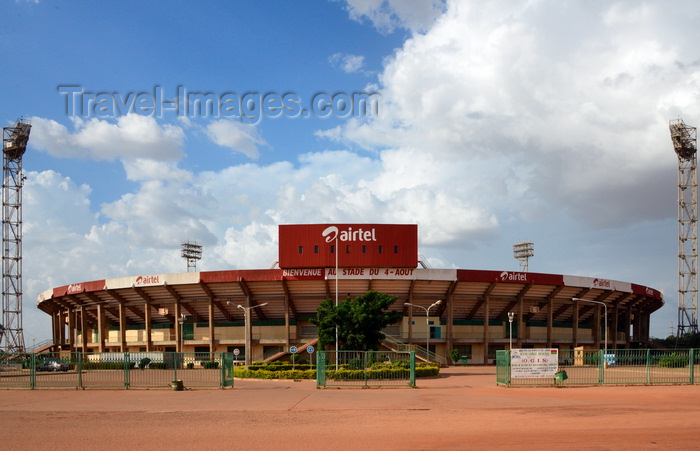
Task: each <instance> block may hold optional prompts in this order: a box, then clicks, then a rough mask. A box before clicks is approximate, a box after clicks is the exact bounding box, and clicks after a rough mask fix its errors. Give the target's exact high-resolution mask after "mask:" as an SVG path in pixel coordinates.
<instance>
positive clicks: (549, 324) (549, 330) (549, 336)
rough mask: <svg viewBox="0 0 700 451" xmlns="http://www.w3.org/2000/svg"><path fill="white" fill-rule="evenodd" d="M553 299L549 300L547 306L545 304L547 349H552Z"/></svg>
mask: <svg viewBox="0 0 700 451" xmlns="http://www.w3.org/2000/svg"><path fill="white" fill-rule="evenodd" d="M553 327H554V299H552V298H550V299H549V304H547V347H548V348H551V347H552V342H553V339H554V330H553Z"/></svg>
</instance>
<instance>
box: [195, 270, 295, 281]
mask: <svg viewBox="0 0 700 451" xmlns="http://www.w3.org/2000/svg"><path fill="white" fill-rule="evenodd" d="M240 280H245V281H247V282H269V281H275V280H282V271H280V270H279V269H241V270H237V269H233V270H228V271H203V272H200V273H199V281H200V282H202V283H223V282H238V281H240Z"/></svg>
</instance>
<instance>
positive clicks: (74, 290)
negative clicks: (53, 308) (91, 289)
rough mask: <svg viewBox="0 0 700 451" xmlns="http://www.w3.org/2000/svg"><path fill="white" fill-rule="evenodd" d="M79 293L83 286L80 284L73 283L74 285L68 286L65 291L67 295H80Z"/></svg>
mask: <svg viewBox="0 0 700 451" xmlns="http://www.w3.org/2000/svg"><path fill="white" fill-rule="evenodd" d="M81 291H83V284H82V283H74V284H71V285H68V290H67V293H68V294H71V293H80V292H81Z"/></svg>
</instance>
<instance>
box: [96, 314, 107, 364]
mask: <svg viewBox="0 0 700 451" xmlns="http://www.w3.org/2000/svg"><path fill="white" fill-rule="evenodd" d="M106 329H107V327H106V324H105V307H104V305H102V304H97V338H98V345H97V352H105V332H106Z"/></svg>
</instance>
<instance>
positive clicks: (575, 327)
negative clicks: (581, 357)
mask: <svg viewBox="0 0 700 451" xmlns="http://www.w3.org/2000/svg"><path fill="white" fill-rule="evenodd" d="M573 322H574V324H573V325H572V326H573V345H574V348H576V347H578V322H579V311H578V301H574V314H573Z"/></svg>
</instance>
